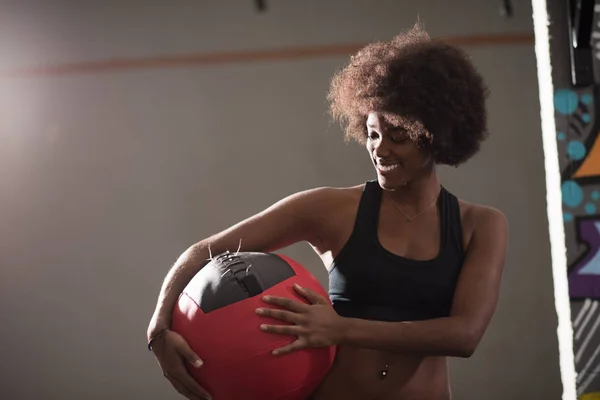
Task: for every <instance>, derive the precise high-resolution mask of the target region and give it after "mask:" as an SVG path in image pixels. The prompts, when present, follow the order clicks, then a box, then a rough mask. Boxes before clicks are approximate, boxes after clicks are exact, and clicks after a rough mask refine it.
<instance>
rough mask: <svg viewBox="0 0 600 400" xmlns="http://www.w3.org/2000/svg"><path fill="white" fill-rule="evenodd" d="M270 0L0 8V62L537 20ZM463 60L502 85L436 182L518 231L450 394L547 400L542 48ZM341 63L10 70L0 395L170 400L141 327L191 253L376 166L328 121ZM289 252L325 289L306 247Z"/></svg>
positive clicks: (487, 50) (2, 108)
mask: <svg viewBox="0 0 600 400" xmlns="http://www.w3.org/2000/svg"><path fill="white" fill-rule="evenodd" d="M101 3H102V4H103V5H100V4H101ZM267 3H269V4H270V9H269V11H268V12H267V13H264V14H259V13H257V12H255V10H254V8H253V7H254V6H253V3H252V2H251V1H245V2H234V1H219V2H201V1H178V2H170V3H169V4H170V5H169V6H168V7H167V6H166V3H165V2H159V1H146V2H143V5H142V2H133V1H120V2H111V3H110V4H111V5H107V2H93V3H92V2H81V1H77V2H76V1H66V0H61V1H58V0H57V1H53V2H42V1H37V2H33V1H30V2H23V1H19V2H17V1H13V2H7V1H3V2H0V21H1V23H0V51H2V53H1V57H0V68H9V67H10V68H12V67H21V66H27V65H32V64H39V63H50V62H66V61H89V60H95V59H105V58H111V57H142V56H152V55H157V54H167V53H173V54H176V53H184V52H205V51H207V52H208V51H217V50H218V51H229V50H248V49H260V48H273V47H285V46H292V45H318V44H330V43H346V42H366V41H370V40H376V39H388V38H390V37H391V36H392V35H394V34H395V33H397V32H398V31H399V30H401V29H403V28H405V27H407V26H409V25H410V24H412V23H413V22H414V21H415V20H416V18H417V15H420V17H421V18H422V19H424V20H425V22H426V26H427V28H428V29H429V30H430V32H431V33H432V34H433V35H462V34H481V33H506V32H530V33H532V32H533V28H532V21H531V9H530V6H529V4H526V3H527V2H519V3H518V4H515V11H516V15H515V17H514V18H513V19H510V20H506V19H502V18H501V17H500V16H499V15H498V4H497V3H496V2H482V1H476V0H461V1H458V2H454V5H453V6H450V2H446V1H441V0H437V1H434V0H428V1H419V2H394V1H378V2H372V1H354V2H345V1H328V2H317V1H305V2H267ZM515 3H517V2H515ZM417 4H418V5H417ZM228 7H231V8H229V9H228ZM313 7H314V8H313ZM468 50H469V52H470V53H471V54H472V55H473V58H474V61H475V63H476V64H477V66H478V67H479V68H480V70H481V71H482V73H483V74H484V76H485V77H486V79H487V80H488V82H489V84H490V87H491V90H492V97H491V99H490V101H489V107H490V128H491V132H492V137H491V138H490V139H489V141H488V142H487V143H486V144H485V146H484V148H483V150H482V152H481V153H480V154H479V155H478V156H477V157H475V158H474V159H473V160H472V161H471V162H469V163H468V165H465V166H464V167H462V168H460V169H458V170H448V169H443V170H442V177H443V179H444V184H445V185H446V186H447V187H448V188H449V189H450V190H451V191H453V192H455V193H456V194H457V195H459V196H461V197H463V198H464V199H466V200H469V201H475V202H483V203H486V204H489V205H492V206H495V207H498V208H500V209H502V210H503V211H504V212H505V213H506V215H507V216H508V219H509V221H510V226H511V241H510V250H509V257H508V263H507V266H506V272H505V275H504V282H503V287H502V293H501V298H500V303H499V306H498V311H497V314H496V316H495V318H494V320H493V322H492V324H491V326H490V328H489V330H488V333H487V334H486V336H485V338H484V340H483V342H482V343H481V346H480V348H479V349H478V351H477V353H476V354H475V355H474V356H473V357H472V358H471V359H469V360H460V361H459V360H453V361H452V367H453V368H452V376H453V390H454V393H455V395H456V396H455V397H456V398H457V399H477V398H485V399H490V400H491V399H558V398H559V397H560V393H561V384H560V377H559V372H558V351H557V340H556V315H555V311H554V304H553V297H552V295H553V288H552V279H551V266H550V256H549V244H548V234H547V230H546V227H547V222H546V213H545V188H544V171H543V154H542V148H541V133H540V117H539V100H538V94H537V77H536V71H535V56H534V52H533V46H532V45H514V46H504V47H481V48H469V49H468ZM345 61H346V58H345V57H337V56H336V57H328V58H327V57H326V58H319V59H313V60H303V61H279V62H259V63H248V64H236V65H226V66H213V67H204V68H194V67H188V68H179V69H155V70H137V71H130V72H119V73H106V74H90V75H86V74H84V75H70V76H58V77H36V78H19V79H8V80H7V79H4V80H2V85H1V87H0V144H1V145H2V146H1V147H0V156H1V157H0V167H1V168H0V187H1V188H2V189H1V192H0V271H1V279H0V310H1V313H0V315H1V316H2V323H1V324H0V337H1V339H2V346H0V355H1V356H2V359H3V363H2V367H0V382H1V384H0V398H3V399H11V400H21V399H34V398H36V399H56V400H59V399H60V400H62V399H86V400H88V399H89V400H94V399H108V398H110V399H169V398H170V399H176V398H179V396H178V395H177V394H176V393H175V392H174V390H172V389H171V388H170V385H169V384H168V382H167V381H166V380H164V379H163V378H162V376H161V374H160V371H159V369H158V366H157V364H156V362H155V361H154V359H153V357H152V355H151V354H149V353H148V352H147V350H146V349H145V332H146V326H147V323H148V320H149V318H150V315H151V313H152V310H153V306H154V303H155V299H156V295H157V293H158V289H159V286H160V283H161V281H162V279H163V277H164V275H165V273H166V271H167V269H168V268H169V267H170V265H171V263H172V262H173V261H174V259H175V258H176V257H177V256H178V255H179V254H180V253H181V251H183V250H184V249H185V248H186V247H187V246H188V245H190V244H191V243H193V242H195V241H197V240H199V239H201V238H203V237H205V236H207V235H209V234H211V233H214V232H215V231H218V230H221V229H223V228H225V227H227V226H229V225H230V224H232V223H234V222H236V221H238V220H240V219H241V218H245V217H247V216H249V215H251V214H253V213H255V212H257V211H259V210H261V209H263V208H264V207H266V206H268V205H270V204H271V203H273V202H275V201H276V200H278V199H280V198H281V197H283V196H285V195H287V194H290V193H292V192H295V191H298V190H302V189H306V188H311V187H316V186H325V185H328V186H344V185H354V184H358V183H360V182H362V181H364V180H367V179H372V178H374V174H373V171H372V169H371V167H370V164H369V161H368V159H367V157H365V154H364V150H363V149H362V148H360V147H359V146H357V145H346V144H344V143H343V142H342V134H341V132H340V129H339V128H338V127H337V126H335V125H332V124H331V123H330V121H329V119H328V117H327V113H326V104H325V92H326V90H327V85H328V82H329V79H330V77H331V75H332V73H333V72H334V71H335V70H336V69H337V68H339V67H340V66H342V65H343V64H344V62H345ZM285 252H286V253H287V254H290V255H292V256H293V257H295V258H297V259H298V260H299V261H301V262H303V263H304V264H305V265H306V266H307V267H308V268H309V269H310V270H311V271H313V272H314V273H315V275H316V276H317V277H318V278H319V279H320V280H321V281H322V282H323V284H324V285H325V284H326V282H327V281H326V280H327V275H326V273H325V271H324V269H323V268H322V267H321V265H320V264H319V261H318V259H317V257H316V256H315V255H314V254H312V253H311V252H310V249H309V248H308V247H307V246H305V245H296V246H293V247H291V248H289V249H286V251H285Z"/></svg>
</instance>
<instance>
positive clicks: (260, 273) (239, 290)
mask: <svg viewBox="0 0 600 400" xmlns="http://www.w3.org/2000/svg"><path fill="white" fill-rule="evenodd" d="M294 275H295V272H294V270H293V268H292V267H291V266H290V265H289V264H288V263H287V262H286V261H285V260H283V259H282V258H280V257H278V256H277V255H275V254H269V253H256V252H243V253H242V252H240V253H231V252H229V251H227V252H225V253H222V254H219V255H218V256H216V257H213V259H212V260H211V261H210V262H209V263H208V264H206V265H205V266H204V267H203V268H202V269H201V270H200V271H199V272H198V273H197V274H196V276H194V277H193V278H192V280H191V281H190V283H189V284H188V285H187V286H186V288H185V289H184V293H186V294H187V295H188V296H189V297H190V298H191V299H192V300H194V301H195V302H196V304H198V305H199V306H200V309H201V310H202V311H203V312H204V313H209V312H211V311H215V310H217V309H219V308H221V307H225V306H228V305H230V304H233V303H236V302H238V301H242V300H244V299H247V298H249V297H252V296H256V295H259V294H260V293H262V292H263V291H265V290H267V289H269V288H270V287H273V286H275V285H277V284H278V283H280V282H283V281H284V280H286V279H288V278H291V277H293V276H294Z"/></svg>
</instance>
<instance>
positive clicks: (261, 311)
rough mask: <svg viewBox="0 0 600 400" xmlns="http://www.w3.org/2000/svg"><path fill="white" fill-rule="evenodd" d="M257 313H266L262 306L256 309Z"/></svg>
mask: <svg viewBox="0 0 600 400" xmlns="http://www.w3.org/2000/svg"><path fill="white" fill-rule="evenodd" d="M256 313H257V314H262V313H264V311H263V309H262V308H257V309H256Z"/></svg>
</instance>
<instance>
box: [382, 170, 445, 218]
mask: <svg viewBox="0 0 600 400" xmlns="http://www.w3.org/2000/svg"><path fill="white" fill-rule="evenodd" d="M439 191H440V181H439V178H438V175H437V173H436V172H435V171H432V172H431V173H429V174H426V175H425V176H422V177H420V178H418V179H415V180H413V181H411V182H409V183H408V184H406V185H402V186H399V187H397V188H395V189H391V190H389V191H388V194H389V195H390V197H391V198H392V199H393V200H394V202H396V203H397V204H399V205H401V206H403V207H404V208H406V211H415V210H420V209H422V208H423V207H424V206H427V205H429V204H430V203H431V201H432V200H433V199H434V198H435V197H436V196H437V195H438V193H439Z"/></svg>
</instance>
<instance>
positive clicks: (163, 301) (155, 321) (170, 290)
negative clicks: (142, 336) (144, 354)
mask: <svg viewBox="0 0 600 400" xmlns="http://www.w3.org/2000/svg"><path fill="white" fill-rule="evenodd" d="M209 257H210V254H209V250H208V247H207V246H206V245H204V244H202V242H200V243H197V244H195V245H193V246H191V247H190V248H188V249H187V250H186V251H185V252H184V253H183V254H182V255H181V256H179V258H178V259H177V261H176V262H175V264H174V265H173V267H172V268H171V269H170V270H169V272H168V273H167V276H166V277H165V279H164V281H163V284H162V286H161V289H160V293H159V295H158V301H157V303H156V308H155V310H154V314H153V316H152V319H151V321H150V324H149V326H148V332H147V335H148V339H150V338H151V337H153V336H154V335H155V334H156V333H158V332H159V331H161V330H163V329H165V328H169V327H170V326H171V315H172V312H173V308H174V307H175V304H176V303H177V300H178V298H179V295H180V294H181V292H182V291H183V289H185V287H186V285H187V284H188V283H189V282H190V281H191V280H192V278H193V277H194V275H196V273H198V271H200V269H202V267H204V266H205V265H206V264H207V263H208V261H209V260H208V259H209Z"/></svg>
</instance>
